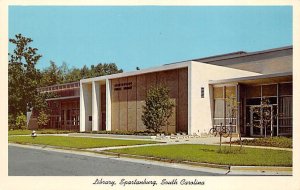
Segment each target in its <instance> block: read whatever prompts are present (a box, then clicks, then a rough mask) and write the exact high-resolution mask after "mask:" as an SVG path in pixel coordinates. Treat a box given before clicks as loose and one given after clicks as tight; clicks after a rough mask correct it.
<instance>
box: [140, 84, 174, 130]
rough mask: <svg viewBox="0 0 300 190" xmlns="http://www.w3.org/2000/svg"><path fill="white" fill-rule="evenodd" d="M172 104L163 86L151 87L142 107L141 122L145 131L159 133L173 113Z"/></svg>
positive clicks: (167, 90)
mask: <svg viewBox="0 0 300 190" xmlns="http://www.w3.org/2000/svg"><path fill="white" fill-rule="evenodd" d="M173 107H174V103H173V102H172V101H171V99H170V97H169V89H168V88H167V87H165V86H163V85H158V86H153V87H151V88H150V89H149V90H148V92H147V97H146V100H145V106H143V114H142V121H143V123H144V125H145V126H146V128H147V130H150V131H151V130H153V131H154V132H160V130H161V128H162V127H163V126H167V125H168V124H169V123H168V119H169V118H170V117H171V115H172V113H173Z"/></svg>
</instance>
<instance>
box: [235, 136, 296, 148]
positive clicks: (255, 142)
mask: <svg viewBox="0 0 300 190" xmlns="http://www.w3.org/2000/svg"><path fill="white" fill-rule="evenodd" d="M239 142H240V141H239V140H238V141H234V144H239ZM242 143H243V145H249V146H270V147H279V148H293V139H292V138H287V137H267V138H256V139H244V140H242Z"/></svg>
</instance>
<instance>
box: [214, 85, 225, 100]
mask: <svg viewBox="0 0 300 190" xmlns="http://www.w3.org/2000/svg"><path fill="white" fill-rule="evenodd" d="M214 98H223V87H214Z"/></svg>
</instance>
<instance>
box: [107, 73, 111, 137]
mask: <svg viewBox="0 0 300 190" xmlns="http://www.w3.org/2000/svg"><path fill="white" fill-rule="evenodd" d="M105 83H106V131H111V90H112V89H111V81H110V80H109V79H106V81H105Z"/></svg>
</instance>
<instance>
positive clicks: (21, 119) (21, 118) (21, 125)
mask: <svg viewBox="0 0 300 190" xmlns="http://www.w3.org/2000/svg"><path fill="white" fill-rule="evenodd" d="M26 125H27V119H26V116H25V115H24V114H23V113H20V114H19V115H18V116H17V118H16V126H17V128H18V129H22V130H24V129H26Z"/></svg>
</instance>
